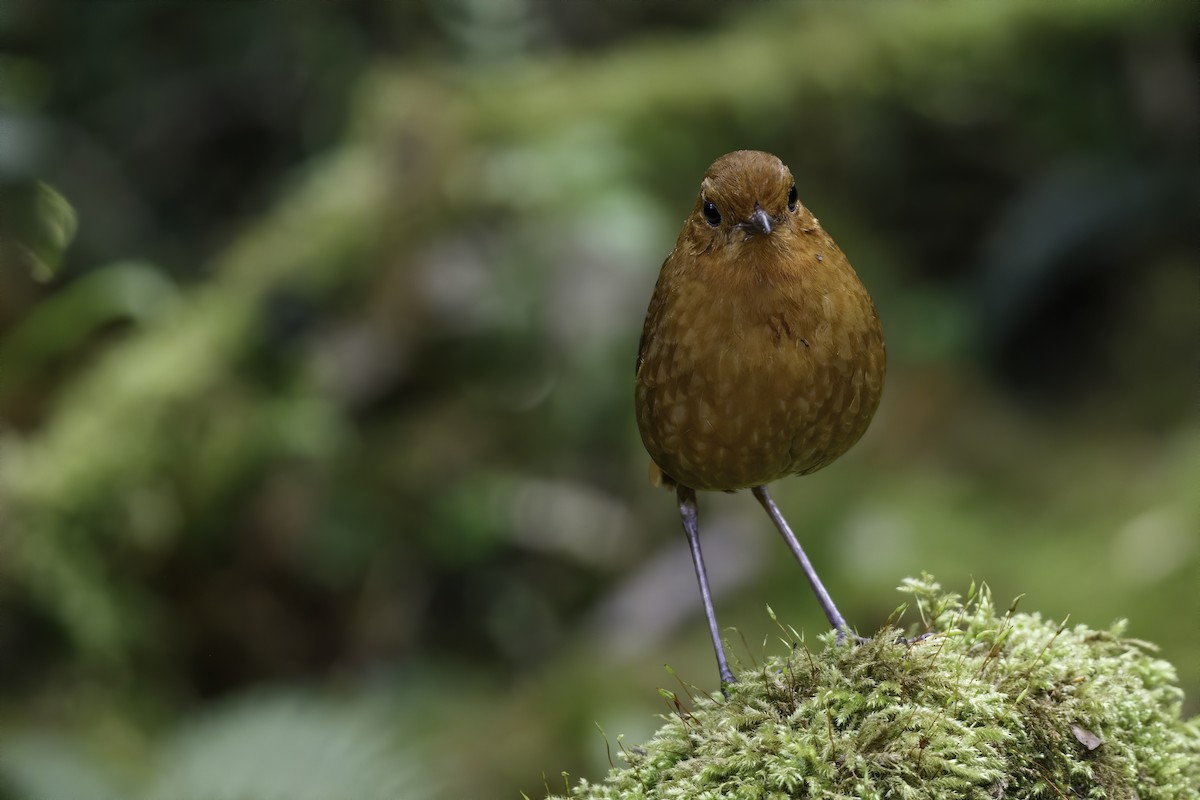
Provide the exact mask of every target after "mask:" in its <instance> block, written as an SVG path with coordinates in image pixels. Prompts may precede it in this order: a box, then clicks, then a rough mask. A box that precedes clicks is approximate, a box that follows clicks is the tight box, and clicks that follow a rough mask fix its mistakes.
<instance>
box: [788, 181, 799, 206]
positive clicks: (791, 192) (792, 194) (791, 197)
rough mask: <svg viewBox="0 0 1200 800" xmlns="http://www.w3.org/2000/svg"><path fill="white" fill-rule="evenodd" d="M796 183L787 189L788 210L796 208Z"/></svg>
mask: <svg viewBox="0 0 1200 800" xmlns="http://www.w3.org/2000/svg"><path fill="white" fill-rule="evenodd" d="M797 199H798V198H797V197H796V184H794V183H793V184H792V188H790V189H788V211H795V210H796V200H797Z"/></svg>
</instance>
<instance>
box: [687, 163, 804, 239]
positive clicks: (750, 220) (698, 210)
mask: <svg viewBox="0 0 1200 800" xmlns="http://www.w3.org/2000/svg"><path fill="white" fill-rule="evenodd" d="M803 212H804V209H803V207H802V206H801V205H800V202H799V200H798V198H797V196H796V181H795V180H794V179H793V178H792V173H791V170H789V169H788V168H787V166H786V165H785V164H784V163H783V162H782V161H780V160H779V159H778V158H776V157H775V156H773V155H771V154H770V153H764V152H762V151H759V150H736V151H734V152H732V153H728V154H726V155H723V156H721V157H720V158H718V159H717V160H716V161H714V162H713V164H712V166H710V167H709V168H708V171H707V172H706V173H705V174H704V180H703V181H701V183H700V194H699V196H698V197H697V198H696V206H695V208H694V209H693V211H692V216H691V217H690V218H689V220H688V223H689V224H688V225H687V226H686V230H687V232H688V235H689V238H690V240H691V242H692V244H693V245H697V246H698V249H701V250H711V249H713V248H715V247H722V246H726V247H736V248H740V247H742V246H743V245H748V246H757V245H754V244H750V243H752V242H755V241H757V242H760V243H765V242H771V243H773V244H775V245H776V246H778V245H779V241H778V240H779V239H780V238H781V233H782V232H783V231H788V232H789V233H790V231H791V230H792V229H793V228H794V227H795V225H796V221H797V219H798V217H799V215H800V214H802V213H803ZM785 235H786V234H785Z"/></svg>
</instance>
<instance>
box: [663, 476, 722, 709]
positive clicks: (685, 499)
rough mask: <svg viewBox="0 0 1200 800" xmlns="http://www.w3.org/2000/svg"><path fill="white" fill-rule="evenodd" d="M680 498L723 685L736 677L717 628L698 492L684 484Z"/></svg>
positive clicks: (685, 530) (684, 530) (680, 511)
mask: <svg viewBox="0 0 1200 800" xmlns="http://www.w3.org/2000/svg"><path fill="white" fill-rule="evenodd" d="M676 495H677V496H678V498H679V516H680V518H681V519H682V520H683V532H684V533H686V534H687V538H688V545H689V547H691V550H692V564H693V565H694V566H695V567H696V580H697V581H699V582H700V598H701V600H703V601H704V616H706V617H707V618H708V632H709V633H710V634H711V635H712V643H713V650H715V651H716V654H717V670H718V671H719V672H720V673H721V686H722V690H723V689H724V686H725V684H727V683H733V682H734V681H735V678H734V677H733V673H732V672H731V671H730V670H729V662H728V661H726V660H725V647H724V646H723V645H722V644H721V634H720V632H719V631H718V630H717V612H716V611H715V610H714V609H713V601H712V591H711V590H710V589H709V588H708V573H707V572H706V571H705V569H704V556H703V555H702V554H701V553H700V532H699V529H698V526H697V524H696V492H695V491H694V490H692V489H689V488H688V487H686V486H684V485H683V484H679V486H678V487H677V488H676Z"/></svg>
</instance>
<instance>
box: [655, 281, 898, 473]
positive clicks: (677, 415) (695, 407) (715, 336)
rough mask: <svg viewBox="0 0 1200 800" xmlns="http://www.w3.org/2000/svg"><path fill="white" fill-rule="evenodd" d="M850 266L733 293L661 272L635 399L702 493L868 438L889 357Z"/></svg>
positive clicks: (662, 448) (805, 466) (675, 465)
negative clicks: (663, 277) (834, 272)
mask: <svg viewBox="0 0 1200 800" xmlns="http://www.w3.org/2000/svg"><path fill="white" fill-rule="evenodd" d="M846 269H847V270H848V275H828V274H822V273H815V274H813V275H810V276H808V279H807V280H803V279H800V278H798V279H796V280H795V281H793V282H791V283H787V282H779V281H774V282H762V283H753V282H750V283H747V284H745V285H743V286H741V287H737V288H734V289H731V288H730V287H729V286H727V285H726V286H721V287H719V286H716V285H714V284H713V283H712V282H710V281H704V280H699V279H696V278H690V277H689V278H679V279H678V280H675V281H666V282H664V281H662V280H660V283H659V286H658V288H657V289H656V292H658V293H659V294H660V295H661V296H659V297H657V298H656V300H657V301H658V302H657V303H652V304H651V313H650V317H648V319H647V324H646V329H645V340H644V342H643V348H642V353H641V358H640V361H639V368H638V375H637V388H636V392H635V399H636V405H637V417H638V426H639V429H640V431H641V434H642V440H643V442H644V443H645V445H646V448H647V450H648V451H649V453H650V456H651V458H652V459H653V460H654V462H655V463H656V464H657V465H658V466H659V467H660V468H661V469H662V470H663V471H664V472H665V473H666V474H668V475H670V476H671V477H672V478H674V479H675V480H677V481H679V482H681V483H684V484H685V485H688V486H691V487H693V488H696V489H712V490H734V489H740V488H746V487H749V486H757V485H761V484H765V483H769V482H770V481H773V480H776V479H777V478H780V477H783V476H785V475H791V474H797V473H806V472H812V471H814V470H816V469H819V468H821V467H822V466H825V465H826V464H828V463H829V462H831V461H832V460H834V459H835V458H837V457H838V456H839V455H841V454H842V453H843V452H845V450H847V449H848V448H849V447H850V446H851V445H852V444H853V443H854V442H855V441H857V440H858V438H859V437H861V436H862V434H863V432H865V430H866V427H867V424H868V423H869V422H870V419H871V416H872V415H873V414H874V412H875V408H876V406H877V405H878V402H879V397H880V394H881V392H882V385H883V376H884V369H885V354H884V345H883V336H882V331H881V329H880V325H879V318H878V315H877V314H876V312H875V308H874V305H873V304H872V302H871V299H870V297H869V296H868V295H867V293H866V290H865V289H864V288H863V287H862V285H861V284H860V283H859V282H858V279H857V277H856V276H854V273H853V271H852V270H849V267H848V265H847V266H846ZM664 283H666V285H664ZM656 306H657V308H656Z"/></svg>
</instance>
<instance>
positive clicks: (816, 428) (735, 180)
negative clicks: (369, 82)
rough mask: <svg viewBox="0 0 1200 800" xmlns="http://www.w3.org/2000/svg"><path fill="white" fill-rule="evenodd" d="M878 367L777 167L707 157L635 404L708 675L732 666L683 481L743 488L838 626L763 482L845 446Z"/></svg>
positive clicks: (836, 272)
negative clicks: (671, 499) (685, 566)
mask: <svg viewBox="0 0 1200 800" xmlns="http://www.w3.org/2000/svg"><path fill="white" fill-rule="evenodd" d="M885 363H886V355H885V348H884V342H883V331H882V329H881V327H880V324H879V315H878V313H877V312H876V311H875V306H874V304H873V303H872V302H871V298H870V295H868V294H867V290H866V289H865V288H864V287H863V285H862V283H860V282H859V280H858V276H857V275H856V274H855V272H854V269H853V267H851V266H850V262H849V261H847V259H846V256H845V255H844V254H843V253H842V251H841V249H839V248H838V246H837V245H836V244H835V243H834V241H833V239H831V238H830V236H829V234H827V233H826V232H825V230H824V229H823V228H822V227H821V225H820V223H818V222H817V219H816V217H814V216H813V215H812V213H811V212H809V210H808V209H807V208H805V207H804V206H803V205H801V204H800V203H799V201H798V198H797V196H796V188H795V181H794V180H793V178H792V174H791V172H790V171H789V170H788V168H787V167H786V166H784V164H783V163H782V162H781V161H780V160H779V159H778V158H776V157H775V156H773V155H771V154H769V153H763V152H758V151H753V150H739V151H736V152H733V153H729V154H727V155H724V156H722V157H720V158H718V159H717V160H716V161H715V162H714V163H713V164H712V166H711V167H709V168H708V171H707V172H706V173H705V175H704V179H703V181H702V182H701V184H700V194H699V196H698V197H697V199H696V205H695V207H694V208H693V210H692V214H691V216H689V217H688V219H687V220H686V221H685V222H684V225H683V230H682V231H681V232H680V234H679V239H678V241H677V242H676V243H675V249H674V250H672V251H671V254H670V255H669V256H667V260H666V261H665V262H664V263H663V266H662V271H661V273H660V274H659V278H658V283H657V284H656V285H655V287H654V295H653V296H652V297H651V299H650V307H649V309H648V310H647V312H646V322H645V326H644V327H643V329H642V339H641V344H640V346H639V348H638V359H637V379H636V392H635V402H636V407H637V421H638V428H639V429H640V431H641V434H642V441H643V443H644V444H645V445H646V450H647V451H648V452H649V453H650V458H651V460H652V467H651V475H652V478H655V479H657V478H659V477H661V478H662V482H663V483H665V484H667V485H673V486H675V487H676V488H677V492H678V495H679V504H680V512H681V514H682V515H683V520H684V529H685V532H687V534H688V538H689V541H690V542H691V543H692V554H693V558H694V560H695V565H696V570H697V575H698V577H699V579H700V583H701V592H702V594H703V595H704V598H705V605H706V609H705V610H706V612H707V613H708V616H709V626H710V629H711V632H712V634H713V645H714V648H715V649H716V650H717V658H718V662H719V665H720V667H721V673H722V674H721V677H722V680H723V681H729V680H732V674H731V673H729V671H728V667H727V665H726V664H725V663H724V654H723V652H722V648H721V643H720V639H719V637H718V635H717V633H716V622H715V618H714V615H713V613H712V609H711V598H710V597H709V595H708V587H707V579H706V578H705V576H704V569H703V560H702V558H701V557H700V551H699V542H698V540H697V539H696V538H695V530H694V528H695V494H694V490H696V489H706V490H720V491H736V490H738V489H745V488H753V489H754V493H755V496H756V497H757V498H758V499H759V501H760V502H761V503H762V504H763V506H764V508H766V509H767V511H768V513H770V514H771V516H772V520H773V521H775V523H776V525H777V526H778V527H779V528H780V531H781V533H783V535H784V537H785V538H786V539H788V543H789V546H792V545H794V546H793V547H792V550H793V552H794V553H795V554H796V557H797V558H798V559H799V560H800V561H801V564H802V566H805V568H806V573H807V574H808V577H809V580H810V582H811V583H813V588H814V590H816V591H817V594H818V596H819V598H821V600H822V604H823V605H825V610H826V614H827V615H828V616H829V618H830V622H831V623H832V624H833V625H834V626H835V627H837V628H838V629H839V632H840V633H841V634H844V633H845V632H846V631H847V627H846V624H845V620H844V619H842V617H841V615H840V613H838V612H837V609H836V607H834V606H833V603H832V601H828V595H827V593H825V591H824V588H823V587H821V585H820V581H819V579H817V577H816V573H815V572H812V571H811V566H810V565H808V564H807V558H806V557H804V555H803V551H802V550H800V548H799V543H798V542H795V537H794V536H792V535H791V531H790V530H789V529H787V524H786V523H785V522H783V518H782V517H781V516H779V514H778V510H777V509H776V508H775V506H774V503H773V502H771V500H770V497H769V495H768V494H767V492H766V488H765V486H766V484H768V483H770V482H771V481H774V480H777V479H779V478H783V477H786V476H788V475H803V474H807V473H810V472H814V471H816V470H818V469H820V468H821V467H824V466H826V465H827V464H829V463H830V462H832V461H833V460H834V459H836V458H837V457H838V456H840V455H841V454H842V453H844V452H846V450H848V449H849V448H850V446H851V445H853V444H854V443H855V442H856V441H858V439H859V438H860V437H861V436H862V435H863V433H864V432H865V431H866V429H867V425H868V424H869V423H870V421H871V417H872V416H873V415H874V413H875V409H876V407H877V406H878V405H879V398H880V395H881V393H882V391H883V379H884V372H885ZM656 482H657V481H656ZM689 517H690V520H691V524H690V525H689ZM826 601H828V603H827V604H826Z"/></svg>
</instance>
